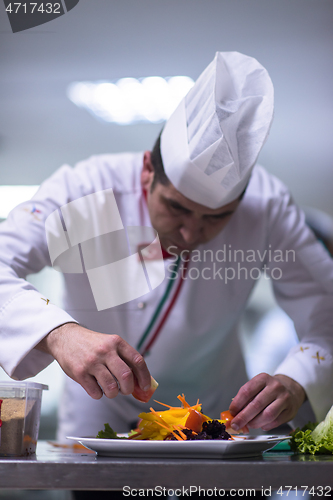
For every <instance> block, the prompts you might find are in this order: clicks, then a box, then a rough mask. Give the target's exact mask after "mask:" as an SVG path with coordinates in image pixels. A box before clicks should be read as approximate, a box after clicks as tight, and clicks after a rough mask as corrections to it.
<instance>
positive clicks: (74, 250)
mask: <svg viewBox="0 0 333 500" xmlns="http://www.w3.org/2000/svg"><path fill="white" fill-rule="evenodd" d="M272 116H273V86H272V82H271V80H270V77H269V75H268V73H267V71H266V70H265V68H263V66H262V65H261V64H259V63H258V61H256V60H255V59H253V58H251V57H248V56H245V55H243V54H240V53H237V52H219V53H217V54H216V56H215V58H214V60H213V61H212V62H211V63H210V64H209V65H208V67H207V68H206V69H205V70H204V72H203V73H202V74H201V75H200V77H199V78H198V80H197V81H196V83H195V85H194V86H193V88H192V89H191V90H190V91H189V93H188V94H187V96H186V97H185V98H184V99H183V100H182V102H181V103H180V105H179V106H178V108H177V109H176V111H175V112H174V113H173V115H172V116H171V117H170V119H169V120H168V121H167V123H166V125H165V127H164V129H163V131H162V133H161V135H160V137H159V138H158V140H157V141H156V144H155V146H154V148H153V150H152V151H146V152H144V153H135V154H134V153H124V154H113V155H102V156H94V157H92V158H90V159H88V160H86V161H83V162H81V163H79V164H78V165H76V167H75V168H71V167H70V166H63V167H62V168H60V170H58V171H57V172H55V174H54V175H52V177H51V178H50V179H48V180H47V181H46V182H44V183H43V184H42V185H41V187H40V189H39V191H38V192H37V194H36V195H35V196H34V197H33V199H32V200H31V201H30V202H27V203H24V204H22V205H20V206H18V207H17V208H16V209H15V210H13V211H12V212H11V214H10V215H9V217H8V219H7V221H6V222H4V223H3V224H2V225H1V228H0V232H1V237H0V276H1V287H0V307H1V330H0V335H1V351H0V363H1V366H2V367H3V368H4V369H5V370H6V372H7V373H8V374H9V375H10V376H11V377H13V378H14V379H25V378H27V377H31V376H34V375H35V374H36V373H38V372H39V371H41V370H42V369H44V368H45V367H46V366H47V365H48V364H49V363H51V362H52V361H53V360H54V359H55V360H56V361H57V362H58V363H59V365H60V366H61V368H62V369H63V371H64V372H65V373H66V375H67V377H66V383H65V389H64V393H63V397H62V400H61V402H60V405H59V431H58V438H59V439H60V440H62V441H63V440H65V438H66V436H69V435H77V436H80V435H81V436H84V435H95V434H96V433H97V432H98V431H99V430H100V429H101V428H103V424H104V423H105V422H109V423H110V425H111V426H112V427H113V428H114V429H116V430H117V431H119V432H121V431H128V430H129V428H130V426H131V425H132V423H133V422H135V420H136V418H137V415H138V413H140V412H141V411H143V410H145V409H147V408H148V407H149V406H150V405H151V403H150V404H148V405H147V404H144V403H142V402H140V401H138V400H137V399H135V398H133V396H132V395H131V394H132V393H133V391H134V392H136V394H139V396H140V395H141V396H140V398H141V399H143V400H145V399H147V398H148V397H149V395H150V394H151V392H150V388H151V375H153V376H154V378H155V379H156V380H158V382H159V387H158V389H157V391H156V393H155V396H156V399H158V400H159V401H162V402H165V403H168V404H176V396H177V395H178V394H179V393H184V394H185V396H186V398H187V400H188V401H189V402H191V403H192V404H193V403H194V402H195V401H196V400H197V399H198V398H199V399H200V401H201V402H202V404H203V409H204V412H205V413H206V414H208V415H211V416H212V417H218V416H219V413H220V411H222V410H226V409H227V408H228V407H229V405H230V411H231V412H232V413H233V415H235V418H234V421H233V427H234V428H235V429H237V428H242V427H243V426H245V425H248V426H249V427H251V428H261V429H264V430H270V429H272V428H274V427H276V426H278V425H280V424H283V423H285V422H289V421H291V420H294V421H295V422H297V418H298V417H300V416H301V414H302V408H303V403H304V402H305V401H306V400H308V401H309V403H310V405H311V407H312V410H313V412H314V414H315V417H316V419H318V420H321V419H323V418H324V416H325V414H326V412H327V411H328V409H329V408H330V406H331V405H332V403H333V375H332V366H333V364H332V351H333V336H332V333H333V308H332V299H333V264H332V260H331V259H330V257H329V255H328V253H327V252H326V251H325V250H324V248H323V247H322V246H321V245H320V243H318V242H317V240H316V239H315V237H314V235H313V234H312V232H311V231H310V230H309V229H308V227H307V226H306V224H305V222H304V216H303V214H302V212H301V211H300V209H299V208H298V207H297V206H296V205H295V204H294V203H293V200H292V198H291V196H290V194H289V192H288V189H287V188H286V187H285V186H284V185H283V184H282V183H281V182H280V181H279V180H278V179H276V178H275V177H273V176H272V175H270V174H268V173H267V172H266V171H265V170H264V169H263V168H262V167H260V166H259V165H257V164H256V160H257V157H258V154H259V152H260V150H261V148H262V146H263V144H264V142H265V140H266V138H267V136H268V133H269V129H270V125H271V121H272ZM140 228H141V229H140ZM149 228H152V229H149ZM147 231H148V232H147ZM126 248H127V250H126ZM108 249H111V251H108ZM126 251H127V254H126ZM125 254H126V258H125V257H124V255H125ZM51 265H53V266H54V267H55V268H57V269H58V270H61V271H62V272H63V273H64V284H65V293H64V306H63V309H61V308H59V307H57V306H56V305H54V304H52V302H50V301H49V299H48V298H47V297H44V296H43V295H41V294H40V293H39V292H38V290H36V289H35V288H34V287H33V286H32V285H31V284H29V283H28V282H27V281H25V277H26V275H27V274H30V273H36V272H39V271H40V270H41V269H42V268H43V267H45V266H51ZM261 273H264V274H265V277H267V278H271V281H272V286H273V288H274V293H275V296H276V299H277V302H278V303H279V305H280V306H281V307H282V308H283V309H284V310H285V311H286V312H287V314H288V315H289V316H290V317H291V319H292V320H293V322H294V324H295V328H296V331H297V334H298V336H299V339H300V343H299V344H298V345H297V346H296V347H294V348H293V349H292V350H291V351H290V352H289V354H288V356H287V357H286V359H285V360H284V361H283V362H282V363H281V365H280V366H279V367H278V368H277V370H276V373H275V375H272V376H271V375H268V374H265V373H262V374H260V375H257V376H256V377H254V378H253V379H251V380H249V381H247V377H246V373H245V368H244V363H243V360H242V357H241V352H240V347H239V344H238V339H237V335H236V327H237V321H238V320H239V318H240V316H241V314H242V312H243V311H244V308H245V306H246V303H247V300H248V298H249V295H250V293H251V291H252V289H253V287H254V285H255V284H256V282H257V281H258V278H259V276H260V274H261ZM119 276H120V278H119ZM131 278H132V281H131ZM145 396H147V397H145Z"/></svg>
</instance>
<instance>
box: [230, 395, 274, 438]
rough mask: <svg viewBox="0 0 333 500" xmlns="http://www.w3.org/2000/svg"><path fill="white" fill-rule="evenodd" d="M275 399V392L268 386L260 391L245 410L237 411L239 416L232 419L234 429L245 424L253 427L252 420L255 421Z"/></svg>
mask: <svg viewBox="0 0 333 500" xmlns="http://www.w3.org/2000/svg"><path fill="white" fill-rule="evenodd" d="M274 400H275V394H274V393H273V392H272V391H271V390H270V389H269V388H267V387H266V388H265V389H264V390H262V391H261V392H259V394H257V395H256V396H255V397H254V398H253V399H252V400H251V401H250V402H249V403H248V404H247V405H246V407H245V408H243V410H241V411H240V412H239V413H237V416H236V417H235V418H234V419H233V421H232V427H233V428H234V429H237V428H238V429H240V428H242V427H244V426H245V425H248V426H250V427H252V425H251V422H252V421H254V419H255V418H256V417H257V416H258V415H259V414H261V412H262V411H263V410H264V409H265V408H266V407H267V406H268V405H270V404H271V403H272V402H273V401H274Z"/></svg>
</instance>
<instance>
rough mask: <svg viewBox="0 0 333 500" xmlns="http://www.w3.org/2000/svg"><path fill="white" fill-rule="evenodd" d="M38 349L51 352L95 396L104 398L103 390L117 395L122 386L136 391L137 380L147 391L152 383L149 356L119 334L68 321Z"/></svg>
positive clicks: (107, 393)
mask: <svg viewBox="0 0 333 500" xmlns="http://www.w3.org/2000/svg"><path fill="white" fill-rule="evenodd" d="M36 349H38V350H40V351H43V352H47V353H48V354H51V355H52V356H53V357H54V358H55V359H56V360H57V361H58V363H59V365H60V366H61V368H62V369H63V370H64V372H65V373H66V374H67V375H68V376H69V377H70V378H72V379H73V380H75V382H78V383H79V384H80V385H82V387H83V388H84V389H85V391H87V393H88V394H89V396H91V397H92V398H94V399H100V398H101V397H102V396H103V393H104V394H105V395H106V396H107V397H108V398H115V397H116V396H117V395H118V392H119V388H120V390H121V392H122V394H125V395H127V394H132V392H133V391H134V385H135V384H136V383H138V384H139V386H140V388H141V389H142V390H144V391H148V390H149V389H150V387H151V378H150V373H149V370H148V368H147V365H146V363H145V360H144V359H143V357H142V356H141V354H139V353H138V352H137V351H136V350H135V349H134V348H133V347H131V346H130V345H129V344H128V343H127V342H126V341H125V340H124V339H122V338H121V337H119V336H118V335H108V334H105V333H98V332H94V331H92V330H88V329H87V328H84V327H83V326H80V325H78V324H77V323H66V324H65V325H62V326H59V327H58V328H56V329H55V330H52V331H51V332H50V333H49V334H48V335H47V336H46V337H44V339H43V340H42V341H41V342H40V343H39V344H38V345H37V346H36ZM117 381H118V383H117ZM118 384H119V387H118Z"/></svg>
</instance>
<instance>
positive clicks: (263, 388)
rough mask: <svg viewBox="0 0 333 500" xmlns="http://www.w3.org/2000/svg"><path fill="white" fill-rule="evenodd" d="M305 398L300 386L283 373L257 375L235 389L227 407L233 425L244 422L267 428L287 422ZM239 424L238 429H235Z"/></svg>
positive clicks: (240, 425) (255, 426) (243, 424)
mask: <svg viewBox="0 0 333 500" xmlns="http://www.w3.org/2000/svg"><path fill="white" fill-rule="evenodd" d="M305 399H306V394H305V391H304V389H303V387H302V386H301V385H300V384H299V383H298V382H296V381H295V380H293V379H292V378H290V377H287V376H286V375H274V376H271V375H268V374H267V373H260V374H259V375H256V376H255V377H253V378H252V379H251V380H249V381H248V382H247V383H246V384H244V385H243V386H242V387H241V388H240V389H239V391H238V393H237V395H236V397H235V398H234V399H233V401H232V403H231V405H230V407H229V411H230V413H231V414H232V415H234V417H235V418H234V419H233V421H232V427H233V428H234V429H236V430H238V429H240V428H242V427H244V426H245V425H247V426H248V427H252V428H253V429H258V428H261V429H263V430H264V431H269V430H270V429H273V428H274V427H277V426H279V425H281V424H284V423H286V422H289V421H290V420H292V419H293V418H294V417H295V415H296V413H297V412H298V410H299V408H300V406H301V405H302V404H303V402H304V401H305ZM237 428H238V429H237Z"/></svg>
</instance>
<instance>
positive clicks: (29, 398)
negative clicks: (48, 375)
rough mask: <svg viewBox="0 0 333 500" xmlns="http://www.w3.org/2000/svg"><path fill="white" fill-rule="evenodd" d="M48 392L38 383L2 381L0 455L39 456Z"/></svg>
mask: <svg viewBox="0 0 333 500" xmlns="http://www.w3.org/2000/svg"><path fill="white" fill-rule="evenodd" d="M45 389H48V386H47V385H42V384H37V383H34V382H0V401H1V403H0V456H8V457H17V456H27V455H31V454H33V453H35V451H36V445H37V438H38V431H39V423H40V412H41V402H42V391H43V390H45Z"/></svg>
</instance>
